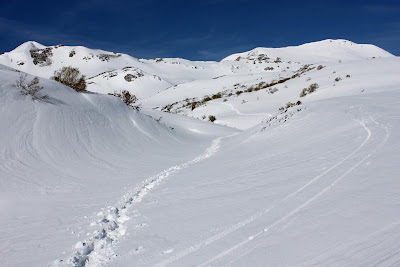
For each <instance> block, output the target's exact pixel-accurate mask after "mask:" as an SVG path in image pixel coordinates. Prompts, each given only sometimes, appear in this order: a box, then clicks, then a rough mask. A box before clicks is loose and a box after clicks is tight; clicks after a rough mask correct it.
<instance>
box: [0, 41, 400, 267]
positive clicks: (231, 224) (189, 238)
mask: <svg viewBox="0 0 400 267" xmlns="http://www.w3.org/2000/svg"><path fill="white" fill-rule="evenodd" d="M33 46H34V47H35V48H34V47H33ZM32 48H34V49H33V50H34V53H33V55H34V56H33V57H32V55H31V50H32ZM46 49H47V50H46ZM38 50H40V53H39V54H41V53H47V55H49V54H50V53H49V52H46V51H49V50H48V48H47V47H45V46H42V45H40V44H38V43H35V42H28V43H25V44H23V45H22V46H20V47H19V48H17V49H16V50H14V51H12V52H10V53H5V54H3V55H0V63H3V64H5V65H7V66H3V65H0V110H1V113H0V215H1V217H2V219H1V220H0V259H1V264H0V265H5V266H49V265H50V266H79V267H82V266H102V265H107V266H132V264H134V265H140V266H152V265H158V266H165V265H168V266H194V265H195V266H220V265H228V266H243V265H255V266H259V265H279V266H298V265H301V266H309V265H319V266H321V265H322V266H326V265H337V266H365V265H368V266H369V265H383V266H396V265H398V264H399V263H400V257H399V254H398V253H397V251H398V250H399V249H400V247H399V244H398V242H397V241H398V237H399V234H398V233H399V229H400V228H399V222H400V213H399V212H398V210H399V209H400V198H399V194H398V192H399V190H400V181H399V178H398V177H400V168H399V167H398V164H397V162H398V161H399V160H400V158H399V153H397V151H398V150H399V149H400V143H399V141H398V140H400V136H399V132H400V122H399V115H398V114H400V106H399V104H400V102H399V100H398V99H399V97H400V78H399V75H398V72H399V70H400V60H399V58H398V57H395V56H393V55H390V54H389V53H387V52H385V51H383V50H381V49H379V48H376V47H374V46H371V45H357V44H354V43H351V42H348V41H342V40H332V41H331V40H326V41H322V42H317V43H310V44H306V45H303V46H299V47H288V48H282V49H269V48H262V49H256V51H253V52H254V53H253V54H252V53H250V54H248V53H244V54H243V53H242V54H239V55H240V57H241V58H240V59H239V60H238V61H237V60H236V59H237V57H239V56H237V55H234V56H231V57H228V58H226V59H224V60H223V61H222V62H191V61H188V60H183V59H154V60H142V59H141V60H139V59H135V58H132V57H130V56H127V55H123V54H121V55H120V54H113V53H109V52H105V51H100V50H90V49H87V48H83V47H73V48H72V47H64V46H57V48H56V47H51V53H52V56H51V57H42V56H38V55H37V52H38ZM72 50H74V51H75V54H73V55H72V56H71V57H70V56H69V55H70V54H69V53H71V51H72ZM35 51H36V52H35ZM263 53H264V55H262V56H261V54H263ZM90 55H93V56H90ZM104 55H108V56H104ZM236 56H237V57H236ZM267 56H268V57H269V56H271V58H272V57H280V59H279V60H276V58H275V59H274V61H276V62H271V60H270V59H267V58H266V57H267ZM85 57H86V59H84V58H85ZM89 57H90V59H89ZM48 58H50V59H51V61H48V60H47V59H48ZM35 59H36V61H35V62H36V63H37V64H36V65H35V63H34V60H35ZM102 59H104V61H103V60H102ZM20 60H24V64H20V65H18V64H19V63H21V62H19V63H17V61H20ZM37 60H39V61H37ZM67 60H69V61H68V62H69V63H70V64H66V65H72V66H75V67H79V68H80V69H81V70H82V72H83V73H84V74H85V75H87V81H88V83H89V89H90V90H91V91H96V92H101V93H104V94H105V93H107V92H109V91H107V88H109V89H110V91H111V92H112V91H113V90H121V89H129V90H132V91H133V90H136V91H135V93H136V94H137V95H138V96H139V98H140V100H139V102H140V104H141V105H142V106H143V108H142V110H141V111H140V112H138V111H136V110H133V109H132V108H130V107H128V106H126V105H125V104H124V103H122V101H120V100H119V99H118V98H116V97H113V96H109V95H103V94H99V93H94V92H86V93H77V92H75V91H74V90H72V89H70V88H68V87H65V86H63V85H61V84H59V83H57V82H55V81H51V80H47V79H46V77H50V76H51V74H52V72H53V71H54V70H55V69H57V68H59V67H61V66H63V65H64V63H65V62H67ZM339 60H340V61H339ZM49 62H50V64H49ZM15 68H18V69H19V70H25V71H27V72H29V73H30V74H34V75H37V76H39V77H42V78H40V83H39V85H40V86H43V87H44V89H43V90H42V91H41V92H40V93H41V94H47V95H48V98H47V99H43V100H32V98H31V97H30V96H26V95H22V94H21V93H20V92H19V90H18V89H17V88H16V87H15V82H16V81H17V80H18V79H19V77H20V75H21V73H20V72H19V71H17V70H16V69H15ZM128 74H129V75H128ZM127 75H128V76H127ZM32 79H33V76H28V77H27V79H26V80H27V82H29V81H31V80H32ZM161 110H162V111H165V112H161ZM183 115H186V116H183ZM210 115H213V116H215V119H216V120H215V121H214V123H211V122H209V121H208V120H209V119H211V118H212V117H209V116H210ZM224 125H228V126H231V127H234V128H231V127H226V126H224ZM235 128H237V129H241V130H237V129H235Z"/></svg>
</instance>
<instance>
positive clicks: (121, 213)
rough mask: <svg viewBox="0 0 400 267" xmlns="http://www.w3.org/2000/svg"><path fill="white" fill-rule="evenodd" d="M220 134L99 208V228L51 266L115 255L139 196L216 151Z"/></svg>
mask: <svg viewBox="0 0 400 267" xmlns="http://www.w3.org/2000/svg"><path fill="white" fill-rule="evenodd" d="M221 138H222V137H219V138H216V139H215V140H213V141H212V143H211V145H210V146H209V147H208V148H207V149H206V151H205V152H204V153H203V154H202V155H200V156H198V157H196V158H195V159H193V160H191V161H188V162H186V163H183V164H180V165H176V166H172V167H170V168H168V169H166V170H164V171H162V172H161V173H159V174H157V175H155V176H152V177H150V178H148V179H146V180H145V181H144V182H143V183H142V184H141V185H140V186H138V187H137V188H135V189H134V190H132V191H130V192H128V193H127V194H125V195H124V196H123V197H122V200H120V201H119V204H117V205H116V206H113V207H108V208H107V211H106V212H105V213H103V212H100V213H99V214H98V215H99V216H100V219H98V220H97V221H95V222H93V223H92V225H96V226H98V227H100V228H101V229H99V230H96V231H94V233H93V234H92V236H91V237H90V238H88V239H86V240H85V241H82V242H79V243H78V244H77V246H76V248H78V250H77V251H76V252H75V253H74V254H73V255H72V256H71V258H69V259H67V260H66V261H64V260H57V261H55V262H54V263H53V264H51V265H52V266H64V265H65V266H78V267H82V266H98V265H104V264H105V263H107V262H108V261H109V260H110V259H112V258H113V257H116V256H117V255H116V254H115V252H114V251H113V245H114V244H115V243H117V242H118V241H119V239H120V238H121V237H122V236H124V235H125V233H126V231H127V229H126V222H128V221H129V220H130V217H129V215H128V214H129V212H131V210H132V208H133V207H134V206H135V204H137V203H139V202H141V201H142V199H143V198H144V197H145V196H146V195H147V194H149V193H150V192H151V190H152V189H153V188H154V187H156V186H157V185H159V184H160V183H162V182H163V181H164V180H166V179H167V178H168V177H170V176H172V175H173V174H175V173H177V172H179V171H180V170H182V169H185V168H188V167H190V166H191V165H193V164H196V163H198V162H200V161H203V160H205V159H207V158H210V157H212V156H213V155H214V154H215V153H217V151H218V149H219V147H220V143H221Z"/></svg>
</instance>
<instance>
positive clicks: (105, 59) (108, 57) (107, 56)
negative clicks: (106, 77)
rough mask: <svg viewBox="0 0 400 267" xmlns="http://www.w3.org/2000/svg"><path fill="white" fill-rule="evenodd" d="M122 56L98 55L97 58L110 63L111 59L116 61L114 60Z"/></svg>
mask: <svg viewBox="0 0 400 267" xmlns="http://www.w3.org/2000/svg"><path fill="white" fill-rule="evenodd" d="M120 56H121V54H114V55H112V54H100V55H98V56H97V57H98V58H99V59H100V60H101V61H107V62H108V61H110V60H111V59H114V58H118V57H120Z"/></svg>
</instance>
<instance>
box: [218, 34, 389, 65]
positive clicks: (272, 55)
mask: <svg viewBox="0 0 400 267" xmlns="http://www.w3.org/2000/svg"><path fill="white" fill-rule="evenodd" d="M239 57H240V58H239ZM371 57H393V55H392V54H390V53H388V52H386V51H385V50H383V49H381V48H379V47H377V46H375V45H370V44H356V43H353V42H351V41H347V40H330V39H328V40H323V41H319V42H313V43H308V44H303V45H299V46H289V47H283V48H263V47H258V48H255V49H253V50H251V51H249V52H243V53H237V54H233V55H230V56H228V57H226V58H224V59H223V60H222V61H233V60H238V59H239V61H240V60H246V59H247V60H248V59H251V60H260V61H262V60H266V58H268V60H269V61H271V62H273V61H274V60H276V58H280V59H281V61H286V62H287V61H294V62H301V63H308V64H310V63H319V62H332V61H333V62H336V61H338V60H360V59H365V58H371Z"/></svg>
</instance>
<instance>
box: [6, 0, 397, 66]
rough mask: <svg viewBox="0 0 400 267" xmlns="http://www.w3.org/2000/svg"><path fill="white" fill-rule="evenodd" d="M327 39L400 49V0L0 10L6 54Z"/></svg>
mask: <svg viewBox="0 0 400 267" xmlns="http://www.w3.org/2000/svg"><path fill="white" fill-rule="evenodd" d="M328 38H331V39H339V38H340V39H348V40H351V41H353V42H356V43H372V44H375V45H378V46H380V47H381V48H383V49H385V50H387V51H389V52H391V53H392V54H395V55H400V45H399V44H400V1H398V0H397V1H359V0H354V1H335V0H331V1H304V0H303V1H280V0H275V1H256V0H254V1H247V0H203V1H190V0H187V1H181V0H172V1H168V0H166V1H160V0H142V1H135V0H133V1H121V0H107V1H105V0H97V1H95V0H88V1H85V0H81V1H75V0H70V1H63V2H61V1H40V0H38V1H8V2H4V3H2V5H1V9H0V53H3V52H7V51H10V50H12V49H14V48H15V47H16V46H18V45H20V44H21V43H23V42H25V41H29V40H34V41H37V42H39V43H42V44H44V45H55V44H64V45H83V46H87V47H90V48H99V49H104V50H108V51H115V52H123V53H127V54H130V55H132V56H134V57H139V58H155V57H182V58H187V59H192V60H220V59H222V58H223V57H225V56H227V55H229V54H232V53H235V52H243V51H247V50H250V49H252V48H254V47H258V46H263V47H281V46H288V45H299V44H303V43H307V42H312V41H319V40H322V39H328Z"/></svg>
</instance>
